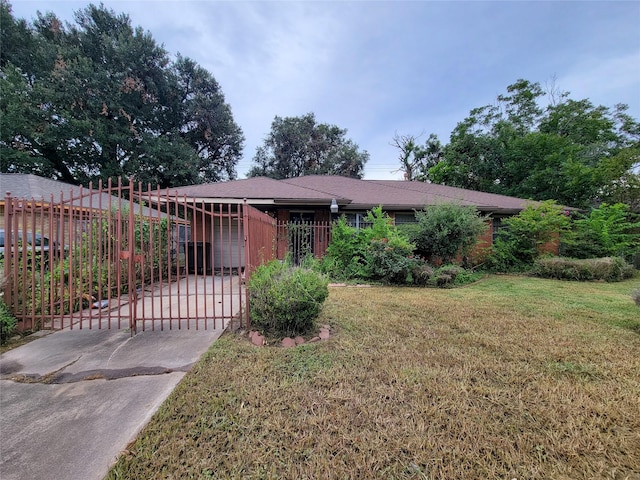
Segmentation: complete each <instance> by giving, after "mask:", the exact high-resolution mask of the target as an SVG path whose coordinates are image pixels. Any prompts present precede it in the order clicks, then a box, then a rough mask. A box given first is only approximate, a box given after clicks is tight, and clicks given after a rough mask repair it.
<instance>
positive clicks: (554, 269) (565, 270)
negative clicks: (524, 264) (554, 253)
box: [533, 257, 634, 282]
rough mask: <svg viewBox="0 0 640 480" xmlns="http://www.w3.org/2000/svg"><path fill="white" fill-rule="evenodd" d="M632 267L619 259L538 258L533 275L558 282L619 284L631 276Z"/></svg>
mask: <svg viewBox="0 0 640 480" xmlns="http://www.w3.org/2000/svg"><path fill="white" fill-rule="evenodd" d="M633 271H634V269H633V266H631V265H629V264H628V263H627V262H625V261H624V259H622V258H620V257H605V258H591V259H573V258H564V257H550V258H540V259H538V260H537V261H536V262H535V266H534V269H533V273H534V275H537V276H539V277H544V278H556V279H559V280H577V281H595V280H604V281H606V282H619V281H621V280H624V279H626V278H631V277H632V276H633Z"/></svg>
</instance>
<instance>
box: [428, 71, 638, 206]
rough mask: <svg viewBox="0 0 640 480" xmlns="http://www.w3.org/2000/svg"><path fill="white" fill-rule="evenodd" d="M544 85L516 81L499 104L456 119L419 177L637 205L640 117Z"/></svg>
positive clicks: (577, 201)
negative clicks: (547, 93)
mask: <svg viewBox="0 0 640 480" xmlns="http://www.w3.org/2000/svg"><path fill="white" fill-rule="evenodd" d="M543 97H544V92H543V90H542V88H541V87H540V85H539V84H538V83H532V82H529V81H527V80H518V81H517V82H516V83H514V84H513V85H510V86H509V87H507V94H504V95H499V96H498V97H497V103H496V104H495V105H486V106H484V107H479V108H474V109H473V110H471V112H470V114H469V116H468V117H467V118H465V119H464V120H462V121H461V122H459V123H458V125H457V126H456V128H455V129H454V130H453V132H452V133H451V137H450V141H449V143H448V144H447V145H445V146H444V147H443V151H444V153H443V155H442V156H441V157H440V159H439V161H438V162H437V163H436V164H435V165H432V166H430V167H429V168H428V169H427V171H426V173H425V175H424V177H423V178H421V179H424V180H427V181H432V182H435V183H443V184H447V185H452V186H457V187H463V188H469V189H473V190H480V191H486V192H493V193H500V194H505V195H513V196H518V197H523V198H531V199H534V200H546V199H555V200H557V201H558V202H560V203H562V204H565V205H571V206H575V207H583V208H587V207H590V206H592V205H597V204H598V203H600V202H602V201H614V202H615V201H620V200H621V199H625V201H628V202H629V203H630V204H633V205H637V204H640V192H639V188H638V186H639V185H640V179H639V177H638V165H640V124H639V123H638V121H637V120H635V119H633V118H632V117H630V116H629V115H628V114H627V113H626V110H627V107H626V105H615V106H614V107H613V108H608V107H604V106H596V105H593V104H592V103H591V102H590V101H589V100H588V99H584V100H573V99H571V98H569V93H567V92H562V93H558V91H557V90H554V91H553V92H551V103H549V104H548V105H546V106H544V107H543V106H542V105H541V102H542V99H543Z"/></svg>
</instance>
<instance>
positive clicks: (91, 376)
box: [9, 360, 193, 385]
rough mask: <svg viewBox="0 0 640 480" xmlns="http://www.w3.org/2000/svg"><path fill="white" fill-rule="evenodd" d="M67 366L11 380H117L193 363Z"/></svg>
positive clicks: (184, 367)
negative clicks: (70, 368)
mask: <svg viewBox="0 0 640 480" xmlns="http://www.w3.org/2000/svg"><path fill="white" fill-rule="evenodd" d="M76 361H77V360H74V361H73V362H71V363H70V364H69V365H72V364H73V363H75V362H76ZM69 365H66V366H65V367H63V368H61V369H59V370H56V371H55V372H51V373H47V374H45V375H38V374H34V373H25V374H21V375H16V376H14V377H12V378H10V379H9V380H12V381H14V382H17V383H44V384H53V385H58V384H65V383H76V382H83V381H87V380H117V379H119V378H129V377H139V376H145V375H165V374H167V373H173V372H188V371H189V370H190V369H191V367H192V366H193V363H190V364H187V365H182V366H180V367H174V368H168V367H131V368H117V369H113V368H112V369H108V368H103V369H101V368H97V369H94V370H85V371H84V372H76V373H64V372H62V370H63V369H64V368H66V367H68V366H69Z"/></svg>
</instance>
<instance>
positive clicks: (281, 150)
mask: <svg viewBox="0 0 640 480" xmlns="http://www.w3.org/2000/svg"><path fill="white" fill-rule="evenodd" d="M346 134H347V130H346V129H341V128H338V127H337V126H335V125H328V124H325V123H317V122H316V118H315V115H314V114H313V113H308V114H306V115H304V116H302V117H284V118H281V117H278V116H276V117H275V118H274V120H273V122H272V123H271V132H270V133H269V135H268V136H267V138H266V139H265V141H264V144H263V145H262V146H260V147H258V148H257V149H256V154H255V156H254V157H253V162H254V165H253V167H252V168H251V170H250V171H249V173H248V176H249V177H259V176H264V177H271V178H275V179H282V178H292V177H300V176H303V175H341V176H344V177H352V178H362V175H363V173H364V164H365V163H366V162H367V160H369V154H368V153H367V152H366V151H362V152H361V151H359V149H358V145H356V144H355V143H354V142H353V141H352V140H349V139H347V138H346Z"/></svg>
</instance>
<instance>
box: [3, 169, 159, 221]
mask: <svg viewBox="0 0 640 480" xmlns="http://www.w3.org/2000/svg"><path fill="white" fill-rule="evenodd" d="M105 188H106V185H105ZM7 193H11V196H12V197H15V198H24V199H26V200H35V201H38V202H51V199H52V197H53V202H54V203H65V204H69V205H71V206H73V207H78V208H92V209H97V208H100V206H101V207H102V208H103V209H107V208H109V205H111V207H112V208H118V207H121V206H122V207H126V208H128V207H129V205H130V202H129V201H128V200H124V199H123V200H122V201H121V202H120V201H118V199H117V197H115V196H113V195H109V194H108V193H106V192H100V191H99V190H97V189H94V190H90V189H88V188H82V187H79V186H77V185H71V184H70V183H65V182H59V181H57V180H52V179H50V178H44V177H39V176H38V175H33V174H24V173H0V203H3V202H4V197H5V195H6V194H7ZM80 194H82V198H79V196H80ZM133 205H134V206H133V212H134V213H139V211H140V205H139V204H137V203H134V204H133ZM142 213H143V214H144V215H150V214H151V210H150V209H149V208H147V207H142ZM161 216H162V217H164V216H165V215H164V214H162V215H161Z"/></svg>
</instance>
